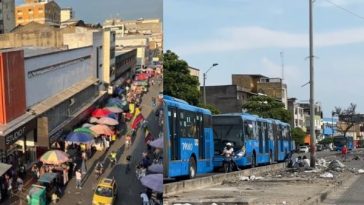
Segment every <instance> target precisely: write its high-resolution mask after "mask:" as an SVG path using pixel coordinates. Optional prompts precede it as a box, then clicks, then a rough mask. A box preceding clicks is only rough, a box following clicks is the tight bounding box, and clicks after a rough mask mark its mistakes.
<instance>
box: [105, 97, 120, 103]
mask: <svg viewBox="0 0 364 205" xmlns="http://www.w3.org/2000/svg"><path fill="white" fill-rule="evenodd" d="M107 102H108V103H119V104H121V100H120V99H119V98H109V99H108V100H107Z"/></svg>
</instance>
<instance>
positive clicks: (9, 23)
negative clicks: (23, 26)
mask: <svg viewBox="0 0 364 205" xmlns="http://www.w3.org/2000/svg"><path fill="white" fill-rule="evenodd" d="M14 12H15V0H2V1H0V34H3V33H9V32H10V31H11V30H12V29H13V28H14V27H15V13H14Z"/></svg>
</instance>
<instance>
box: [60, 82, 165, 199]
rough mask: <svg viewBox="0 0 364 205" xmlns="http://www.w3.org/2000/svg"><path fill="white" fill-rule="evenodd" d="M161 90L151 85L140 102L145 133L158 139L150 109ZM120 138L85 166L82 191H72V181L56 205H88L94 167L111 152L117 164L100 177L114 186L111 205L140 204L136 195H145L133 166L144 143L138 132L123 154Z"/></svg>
mask: <svg viewBox="0 0 364 205" xmlns="http://www.w3.org/2000/svg"><path fill="white" fill-rule="evenodd" d="M161 90H162V85H154V86H152V87H150V90H149V92H148V93H147V94H145V95H144V96H143V99H142V114H143V116H144V117H145V118H146V119H147V121H148V127H149V130H150V131H151V132H152V134H153V135H154V136H158V133H159V130H158V129H159V128H158V122H157V121H156V119H155V115H154V112H152V111H153V108H152V105H151V98H152V97H157V96H158V93H159V92H160V91H161ZM124 140H125V139H124V138H122V139H120V140H117V141H116V142H115V143H114V144H113V145H112V146H111V148H110V149H109V151H108V152H107V153H104V152H97V153H96V154H95V155H94V156H93V157H92V158H91V159H90V160H89V162H88V163H87V167H88V169H89V170H91V171H89V174H88V175H86V176H85V180H84V182H83V188H82V189H81V190H80V189H76V188H75V179H74V178H72V180H71V181H70V182H69V183H68V185H67V188H66V190H65V194H64V196H63V197H62V198H61V199H60V201H59V203H58V204H60V205H74V204H87V205H90V204H92V196H93V192H94V189H95V188H96V186H97V179H96V177H95V175H94V172H93V171H94V167H95V165H96V162H97V161H98V160H104V159H105V158H107V156H108V153H110V152H111V151H112V150H117V153H118V154H117V160H118V162H117V164H116V165H115V166H114V167H113V168H111V167H108V168H107V169H106V170H105V172H104V174H103V175H102V177H108V178H113V177H114V178H115V179H116V182H117V185H118V196H117V201H116V203H115V204H117V205H131V204H141V203H142V202H141V199H140V196H139V193H140V192H142V191H145V187H143V186H142V185H141V183H140V181H139V180H138V179H137V178H136V174H135V166H136V164H137V162H139V161H140V159H141V157H142V152H143V151H144V150H146V145H145V143H144V133H143V132H142V131H141V129H139V131H138V132H137V137H136V139H135V140H134V142H133V144H132V146H131V147H130V148H129V149H128V150H127V151H125V150H124ZM127 155H132V158H133V160H132V163H131V166H130V167H131V171H130V172H129V173H128V174H125V165H126V159H125V158H126V156H127ZM106 165H108V160H106Z"/></svg>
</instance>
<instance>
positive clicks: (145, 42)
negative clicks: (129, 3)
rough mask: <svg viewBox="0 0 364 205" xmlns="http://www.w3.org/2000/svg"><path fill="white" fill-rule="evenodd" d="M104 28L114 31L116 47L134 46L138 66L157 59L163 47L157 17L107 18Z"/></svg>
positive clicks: (127, 47)
mask: <svg viewBox="0 0 364 205" xmlns="http://www.w3.org/2000/svg"><path fill="white" fill-rule="evenodd" d="M103 28H104V30H110V31H115V35H116V47H117V48H122V49H125V48H126V49H129V48H136V49H137V58H138V63H137V65H139V66H141V67H142V66H144V65H146V64H152V63H153V59H154V61H158V60H159V59H158V57H159V56H160V54H161V53H162V49H163V30H162V22H161V21H160V20H159V19H138V20H122V19H108V20H106V21H105V22H104V24H103Z"/></svg>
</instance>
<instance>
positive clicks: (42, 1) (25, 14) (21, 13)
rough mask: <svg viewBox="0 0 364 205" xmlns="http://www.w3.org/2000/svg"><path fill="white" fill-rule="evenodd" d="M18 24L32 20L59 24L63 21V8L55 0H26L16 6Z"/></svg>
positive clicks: (54, 24)
mask: <svg viewBox="0 0 364 205" xmlns="http://www.w3.org/2000/svg"><path fill="white" fill-rule="evenodd" d="M15 16H16V18H15V19H16V25H25V24H28V23H30V22H32V21H34V22H38V23H41V24H49V25H53V26H59V25H60V23H61V8H60V7H59V6H58V4H57V3H56V2H55V1H53V0H25V3H24V4H22V5H19V6H17V7H16V11H15Z"/></svg>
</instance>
